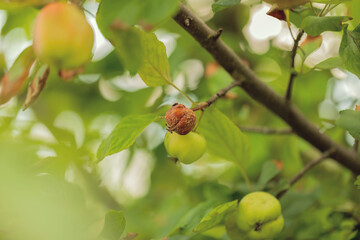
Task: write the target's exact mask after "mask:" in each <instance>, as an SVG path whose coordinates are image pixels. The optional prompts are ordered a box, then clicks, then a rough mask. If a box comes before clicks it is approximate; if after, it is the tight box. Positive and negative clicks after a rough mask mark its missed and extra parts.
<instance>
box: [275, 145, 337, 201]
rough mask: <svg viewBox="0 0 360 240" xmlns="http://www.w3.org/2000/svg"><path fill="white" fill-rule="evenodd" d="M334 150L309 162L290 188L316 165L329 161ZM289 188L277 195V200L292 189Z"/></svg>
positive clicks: (294, 178)
mask: <svg viewBox="0 0 360 240" xmlns="http://www.w3.org/2000/svg"><path fill="white" fill-rule="evenodd" d="M333 151H334V150H332V149H331V150H329V151H326V152H324V154H323V155H322V156H321V157H319V158H318V159H316V160H315V161H312V162H309V163H308V164H307V165H306V166H305V167H304V168H303V169H302V170H301V171H300V172H299V173H298V174H296V175H295V176H294V177H293V178H292V179H291V180H290V183H289V184H290V187H292V186H293V185H294V184H295V183H297V182H298V181H299V180H300V179H301V178H302V177H303V176H304V175H305V173H307V172H308V171H309V170H310V169H312V168H313V167H315V166H316V165H318V164H319V163H321V162H322V161H324V160H325V159H327V158H328V157H329V156H330V154H331V153H332V152H333ZM290 187H289V188H287V189H285V190H283V191H281V192H279V193H278V194H277V195H276V198H281V197H282V196H284V194H285V193H286V192H287V191H288V190H289V189H290Z"/></svg>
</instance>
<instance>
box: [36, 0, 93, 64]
mask: <svg viewBox="0 0 360 240" xmlns="http://www.w3.org/2000/svg"><path fill="white" fill-rule="evenodd" d="M93 44H94V32H93V30H92V28H91V27H90V25H89V23H88V22H87V21H86V18H85V15H84V13H83V12H82V11H80V9H78V7H77V6H76V5H74V4H67V3H63V2H53V3H49V4H48V5H46V6H45V7H44V8H43V9H41V11H40V13H39V14H38V16H37V17H36V20H35V28H34V42H33V46H34V51H35V54H36V56H37V57H38V58H39V59H40V60H41V61H43V62H44V63H48V64H50V65H52V66H55V67H57V68H59V69H76V68H79V67H81V66H82V65H84V64H85V63H87V62H88V61H89V60H90V58H91V55H92V53H91V51H92V47H93Z"/></svg>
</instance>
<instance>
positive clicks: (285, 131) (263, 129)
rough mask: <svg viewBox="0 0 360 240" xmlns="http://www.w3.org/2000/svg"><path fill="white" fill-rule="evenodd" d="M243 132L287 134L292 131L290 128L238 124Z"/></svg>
mask: <svg viewBox="0 0 360 240" xmlns="http://www.w3.org/2000/svg"><path fill="white" fill-rule="evenodd" d="M239 128H240V130H241V131H243V132H250V133H260V134H279V135H288V134H292V133H294V132H293V130H292V129H291V128H279V129H277V128H268V127H262V126H261V127H260V126H239Z"/></svg>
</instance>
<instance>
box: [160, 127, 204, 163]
mask: <svg viewBox="0 0 360 240" xmlns="http://www.w3.org/2000/svg"><path fill="white" fill-rule="evenodd" d="M164 144H165V148H166V151H167V152H168V153H169V155H170V156H172V157H175V158H177V159H178V160H179V161H180V162H182V163H185V164H190V163H193V162H195V161H196V160H198V159H199V158H200V157H201V156H202V155H203V154H204V153H205V150H206V140H205V138H204V137H203V136H201V135H199V134H198V133H195V132H189V133H188V134H186V135H180V134H177V133H176V132H173V133H170V132H167V133H166V135H165V141H164Z"/></svg>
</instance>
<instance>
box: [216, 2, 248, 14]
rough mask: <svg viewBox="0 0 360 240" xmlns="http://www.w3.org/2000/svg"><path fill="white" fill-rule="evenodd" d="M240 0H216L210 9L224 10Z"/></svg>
mask: <svg viewBox="0 0 360 240" xmlns="http://www.w3.org/2000/svg"><path fill="white" fill-rule="evenodd" d="M240 1H241V0H217V1H216V2H215V3H213V5H212V6H211V7H212V10H213V12H214V13H215V12H219V11H221V10H224V9H226V8H228V7H231V6H234V5H236V4H239V3H240Z"/></svg>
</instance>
